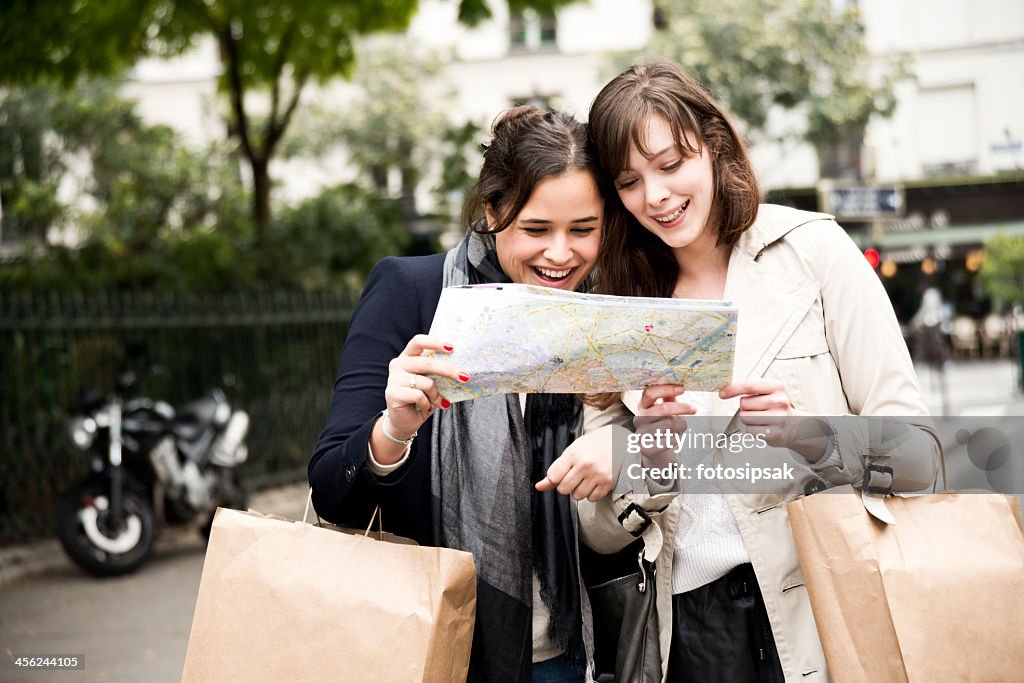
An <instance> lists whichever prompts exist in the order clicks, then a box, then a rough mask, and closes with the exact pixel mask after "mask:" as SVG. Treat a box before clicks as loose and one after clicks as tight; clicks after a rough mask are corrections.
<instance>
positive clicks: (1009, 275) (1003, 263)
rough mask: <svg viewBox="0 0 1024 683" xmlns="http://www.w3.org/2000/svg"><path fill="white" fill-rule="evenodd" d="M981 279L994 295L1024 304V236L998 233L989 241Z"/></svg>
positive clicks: (1006, 300)
mask: <svg viewBox="0 0 1024 683" xmlns="http://www.w3.org/2000/svg"><path fill="white" fill-rule="evenodd" d="M981 278H982V281H984V283H985V287H986V288H987V289H988V292H989V294H990V295H991V296H992V297H994V298H997V299H1000V300H1002V301H1004V302H1014V303H1019V304H1024V237H1019V236H1018V237H1010V236H1009V235H997V236H996V237H993V238H992V239H990V240H988V241H987V242H985V260H984V262H983V263H982V265H981Z"/></svg>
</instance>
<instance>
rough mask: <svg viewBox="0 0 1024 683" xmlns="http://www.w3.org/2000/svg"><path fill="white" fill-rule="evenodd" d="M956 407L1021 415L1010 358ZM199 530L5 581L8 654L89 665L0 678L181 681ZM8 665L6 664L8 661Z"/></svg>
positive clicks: (961, 378)
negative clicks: (146, 555)
mask: <svg viewBox="0 0 1024 683" xmlns="http://www.w3.org/2000/svg"><path fill="white" fill-rule="evenodd" d="M919 374H920V381H921V385H922V389H924V390H925V393H926V400H927V401H928V403H929V405H930V407H931V408H932V410H933V411H934V412H935V413H936V414H937V413H938V412H939V411H940V409H941V406H942V395H941V392H940V391H939V389H938V383H937V382H933V380H934V379H935V378H933V377H931V376H930V375H929V374H928V371H927V370H925V369H924V368H919ZM947 374H948V377H947V381H948V386H949V392H948V400H949V402H950V406H951V411H950V414H952V415H956V416H964V417H969V416H974V417H983V416H994V417H1000V416H1008V415H1024V398H1022V396H1021V394H1020V393H1019V392H1018V391H1017V390H1016V388H1015V381H1016V370H1015V368H1014V367H1013V364H1012V363H1011V362H1009V361H977V362H973V363H969V364H968V363H962V362H961V363H954V364H952V365H951V367H950V368H949V369H948V370H947ZM305 496H306V488H305V487H304V486H303V485H295V486H290V487H286V488H283V489H278V490H275V491H270V492H265V493H262V494H259V495H257V496H254V500H253V503H252V505H253V507H254V508H255V509H258V510H260V511H261V512H268V513H275V514H280V515H283V516H285V517H288V518H291V519H298V518H300V517H301V515H302V510H303V506H304V504H305ZM203 553H204V546H203V544H202V543H201V541H200V540H199V537H198V535H193V534H188V535H182V534H176V535H170V537H169V538H165V539H163V542H162V545H161V547H159V548H158V551H157V553H156V554H155V556H154V558H153V559H152V561H151V562H149V564H147V565H145V566H144V567H143V569H142V570H141V571H139V572H137V573H136V574H133V575H130V576H126V577H121V578H115V579H108V580H97V579H93V578H91V577H89V576H86V575H84V574H82V573H81V572H80V571H78V570H77V569H76V568H75V567H73V566H72V565H71V564H70V563H68V562H66V561H65V562H63V563H60V562H59V560H58V563H57V564H58V566H56V567H54V568H51V569H49V570H47V571H45V572H43V573H41V574H37V575H35V576H30V577H27V578H24V579H21V580H19V581H15V582H13V583H11V584H10V585H6V586H5V587H3V588H0V604H2V605H3V608H2V610H0V650H2V651H3V652H4V654H5V655H6V656H5V657H3V659H4V660H5V662H6V659H7V656H10V654H12V653H13V654H67V655H74V654H78V655H82V654H84V655H85V669H84V670H83V671H18V670H12V669H10V668H0V680H3V681H26V682H35V681H59V682H60V683H65V682H77V681H89V682H90V683H92V682H98V681H103V682H109V683H137V682H138V681H147V682H150V681H151V682H153V683H160V682H163V681H177V680H180V677H181V671H182V667H183V664H184V661H185V651H186V647H187V644H188V634H189V630H190V627H191V624H192V613H193V609H194V607H195V600H196V593H197V591H198V588H199V579H200V575H201V573H202V568H203ZM2 666H8V665H7V664H6V663H4V664H3V665H2Z"/></svg>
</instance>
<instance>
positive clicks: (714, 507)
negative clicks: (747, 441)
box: [672, 391, 750, 593]
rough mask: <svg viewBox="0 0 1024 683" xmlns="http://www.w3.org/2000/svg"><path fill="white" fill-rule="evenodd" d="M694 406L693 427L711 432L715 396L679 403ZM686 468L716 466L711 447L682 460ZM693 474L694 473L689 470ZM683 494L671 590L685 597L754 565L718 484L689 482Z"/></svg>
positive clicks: (694, 394)
mask: <svg viewBox="0 0 1024 683" xmlns="http://www.w3.org/2000/svg"><path fill="white" fill-rule="evenodd" d="M678 400H679V401H680V402H685V403H690V404H691V405H693V406H694V408H696V409H697V415H696V416H694V417H689V418H687V424H688V425H689V428H690V429H694V430H696V431H698V432H699V431H710V429H711V421H710V418H709V417H708V415H709V414H710V412H711V394H710V393H707V392H698V391H688V392H686V393H684V394H683V395H682V396H680V397H679V399H678ZM680 457H681V458H685V460H686V462H684V463H683V464H686V465H690V466H693V467H696V465H697V464H699V463H703V464H704V465H707V466H714V457H715V454H714V452H713V451H712V450H710V449H702V450H700V451H695V450H691V451H689V452H684V453H683V454H681V456H680ZM690 471H694V470H692V469H691V470H690ZM682 491H683V492H682V494H680V496H679V506H680V508H679V521H678V522H677V525H676V537H675V543H674V547H675V553H674V555H673V559H672V592H673V593H685V592H687V591H691V590H693V589H695V588H700V587H701V586H704V585H706V584H709V583H711V582H712V581H714V580H715V579H719V578H721V577H723V576H725V575H726V574H728V573H729V572H730V571H731V570H732V569H733V568H734V567H737V566H739V565H741V564H744V563H746V562H750V555H748V554H747V548H746V546H744V545H743V538H742V537H741V536H740V530H739V527H737V526H736V520H735V519H734V518H733V516H732V510H730V509H729V504H728V503H727V502H726V500H725V496H724V495H722V493H721V492H720V491H719V489H718V487H717V485H716V484H715V483H714V482H713V481H702V480H685V481H683V482H682Z"/></svg>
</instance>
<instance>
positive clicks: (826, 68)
mask: <svg viewBox="0 0 1024 683" xmlns="http://www.w3.org/2000/svg"><path fill="white" fill-rule="evenodd" d="M656 4H657V5H658V7H659V10H660V13H661V16H662V17H663V18H664V21H665V28H664V30H661V31H658V32H656V33H655V35H654V37H653V38H652V40H651V42H650V44H649V46H648V52H649V53H650V54H652V55H657V56H661V57H666V58H669V59H672V60H674V61H676V62H678V63H679V64H681V65H683V66H684V67H686V68H687V69H688V70H689V71H690V72H691V73H693V74H695V75H696V76H697V78H698V79H700V80H701V81H702V82H703V83H704V84H705V85H706V86H707V87H708V88H709V89H710V90H711V91H712V92H713V93H714V94H715V95H716V96H717V97H719V98H721V99H722V100H723V101H724V103H725V104H726V105H727V106H728V107H729V108H730V110H731V111H732V112H733V113H734V114H735V115H736V116H738V117H739V118H740V119H742V121H743V122H745V124H746V125H747V127H748V129H747V131H746V132H747V133H748V134H755V133H758V132H762V131H764V129H765V126H766V124H767V122H768V116H769V112H770V110H771V108H772V107H773V106H778V107H781V108H783V109H796V110H798V111H800V112H803V113H805V114H806V117H807V126H806V129H805V130H803V131H801V132H800V133H801V135H802V137H803V138H804V139H806V140H807V141H808V142H810V143H811V144H812V145H814V146H815V148H816V149H817V150H818V151H819V152H822V151H823V150H827V149H829V148H831V147H833V146H834V145H836V144H838V143H840V142H841V141H843V140H845V139H848V138H849V137H850V136H851V134H854V136H855V135H856V133H859V132H862V131H863V129H864V127H865V126H866V125H867V122H868V120H869V119H870V118H871V116H872V115H874V114H879V115H882V116H888V115H889V114H890V113H891V112H892V110H893V108H894V106H895V96H894V94H893V85H894V83H895V81H896V80H898V79H899V78H902V77H904V76H905V68H904V65H903V64H902V63H897V64H889V65H886V64H877V63H874V62H873V61H872V57H871V55H870V54H869V53H868V51H867V47H866V46H865V44H864V28H863V25H862V23H861V19H860V15H859V12H858V9H857V6H856V4H855V3H848V4H847V6H846V7H844V8H842V9H834V8H833V3H832V2H831V1H830V0H660V1H659V2H657V3H656Z"/></svg>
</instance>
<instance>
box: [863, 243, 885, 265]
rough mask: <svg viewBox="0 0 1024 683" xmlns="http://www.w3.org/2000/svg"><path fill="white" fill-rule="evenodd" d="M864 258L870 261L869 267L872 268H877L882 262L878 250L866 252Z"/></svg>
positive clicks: (871, 249) (870, 249)
mask: <svg viewBox="0 0 1024 683" xmlns="http://www.w3.org/2000/svg"><path fill="white" fill-rule="evenodd" d="M864 258H866V259H867V260H868V265H870V266H871V267H872V268H877V267H878V264H879V263H880V262H881V261H882V257H881V256H880V255H879V253H878V250H877V249H873V248H871V247H868V248H867V249H865V250H864Z"/></svg>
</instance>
